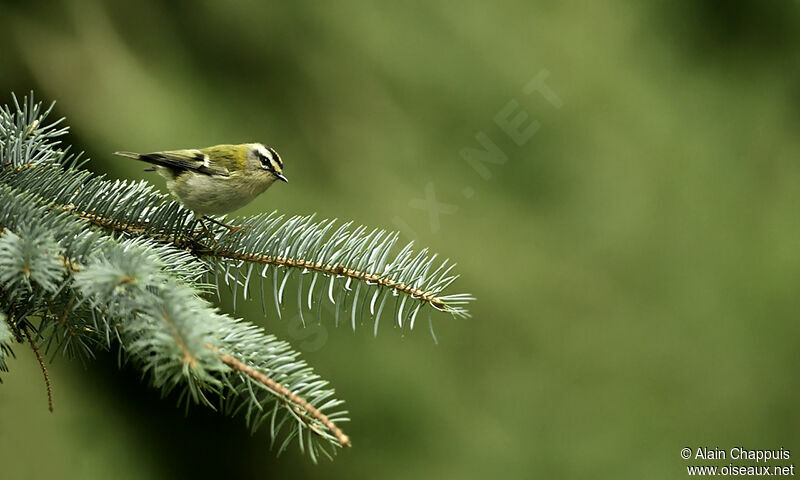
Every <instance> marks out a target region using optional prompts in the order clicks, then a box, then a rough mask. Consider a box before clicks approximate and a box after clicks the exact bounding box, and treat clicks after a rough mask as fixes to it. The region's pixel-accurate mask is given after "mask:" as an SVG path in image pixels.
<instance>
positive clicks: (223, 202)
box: [114, 143, 288, 230]
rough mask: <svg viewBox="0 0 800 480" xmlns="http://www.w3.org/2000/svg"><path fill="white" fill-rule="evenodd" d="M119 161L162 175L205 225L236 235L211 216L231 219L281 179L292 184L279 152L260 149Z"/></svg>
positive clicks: (138, 156)
mask: <svg viewBox="0 0 800 480" xmlns="http://www.w3.org/2000/svg"><path fill="white" fill-rule="evenodd" d="M114 155H120V156H123V157H129V158H133V159H136V160H141V161H143V162H147V163H151V164H153V165H155V167H150V168H148V169H146V170H147V171H157V172H158V173H160V174H161V176H162V177H164V178H165V179H166V180H167V188H169V191H170V192H172V194H173V195H175V196H176V197H177V198H178V200H179V201H180V202H181V203H182V204H183V206H185V207H186V208H188V209H189V210H192V211H193V212H194V214H195V217H196V218H197V219H198V220H200V222H201V224H203V222H202V219H203V218H205V219H207V220H210V221H212V222H214V223H217V224H220V225H223V226H225V227H227V228H228V229H231V230H233V229H234V228H233V227H230V226H229V225H225V224H223V223H221V222H218V221H216V220H214V219H213V218H211V217H208V215H221V214H225V213H230V212H232V211H234V210H236V209H238V208H240V207H243V206H245V205H247V204H248V203H250V202H251V201H252V200H253V199H254V198H256V197H257V196H258V195H259V194H261V193H262V192H263V191H264V190H266V189H267V188H269V186H270V185H272V182H274V181H275V180H276V179H277V180H281V181H283V182H288V180H287V179H286V177H285V176H283V161H282V160H281V157H280V155H278V152H276V151H275V150H274V149H272V148H270V147H267V146H265V145H263V144H261V143H243V144H240V145H215V146H213V147H207V148H200V149H189V150H170V151H165V152H153V153H133V152H114ZM203 227H204V228H205V224H203Z"/></svg>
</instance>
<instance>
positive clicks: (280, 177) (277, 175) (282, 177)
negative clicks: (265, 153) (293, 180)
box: [275, 172, 289, 183]
mask: <svg viewBox="0 0 800 480" xmlns="http://www.w3.org/2000/svg"><path fill="white" fill-rule="evenodd" d="M275 176H276V177H278V180H281V181H283V182H286V183H289V180H287V179H286V177H284V176H283V174H282V173H278V172H275Z"/></svg>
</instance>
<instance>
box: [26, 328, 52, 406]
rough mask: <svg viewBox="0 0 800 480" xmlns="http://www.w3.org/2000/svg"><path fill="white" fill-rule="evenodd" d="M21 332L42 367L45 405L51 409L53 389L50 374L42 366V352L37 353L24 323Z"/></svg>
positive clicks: (37, 348) (36, 348)
mask: <svg viewBox="0 0 800 480" xmlns="http://www.w3.org/2000/svg"><path fill="white" fill-rule="evenodd" d="M21 330H22V333H23V334H25V338H27V339H28V343H30V344H31V348H32V349H33V353H34V354H35V355H36V360H37V361H38V362H39V367H40V368H41V369H42V374H43V375H44V384H45V386H46V387H47V405H48V407H49V408H50V411H51V412H52V411H53V389H52V388H51V386H50V375H48V373H47V368H46V367H45V366H44V360H43V359H42V354H41V353H39V347H37V346H36V342H34V341H33V338H32V337H31V334H30V332H29V331H28V327H27V326H26V325H22V328H21Z"/></svg>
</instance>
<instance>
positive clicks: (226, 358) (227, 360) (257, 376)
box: [207, 345, 352, 447]
mask: <svg viewBox="0 0 800 480" xmlns="http://www.w3.org/2000/svg"><path fill="white" fill-rule="evenodd" d="M207 347H208V348H210V349H212V350H214V351H216V352H218V350H217V349H216V348H215V347H213V346H211V345H207ZM218 355H219V359H220V360H222V363H224V364H225V365H228V366H229V367H231V368H232V369H234V370H236V371H238V372H241V373H243V374H245V375H247V376H248V377H250V378H252V379H253V380H255V381H256V382H258V383H260V384H262V385H264V386H265V387H267V388H269V389H270V390H272V391H273V392H275V393H276V394H278V395H280V396H281V397H283V398H285V399H286V400H288V401H289V402H291V403H292V404H294V405H297V406H298V407H300V408H302V409H303V410H305V411H306V412H308V414H309V415H311V417H312V418H314V419H315V420H318V421H319V422H320V423H321V424H323V425H324V426H325V427H326V428H327V429H328V430H330V431H331V433H333V435H334V436H335V437H336V439H337V440H338V441H339V445H341V446H342V447H349V446H351V445H352V443H351V442H350V437H348V436H347V435H346V434H345V433H344V432H343V431H342V429H340V428H339V427H337V426H336V424H335V423H333V421H332V420H331V419H330V418H328V416H327V415H325V414H324V413H322V412H321V411H319V409H318V408H317V407H315V406H313V405H311V404H310V403H308V401H306V399H304V398H302V397H300V396H298V395H297V394H295V393H294V392H292V391H291V390H289V389H288V388H286V387H284V386H283V385H281V384H280V383H278V382H276V381H275V380H273V379H271V378H269V377H268V376H267V375H265V374H264V373H262V372H259V371H258V370H256V369H255V368H253V367H251V366H249V365H246V364H245V363H243V362H241V361H240V360H238V359H236V358H235V357H233V356H231V355H228V354H225V353H219V352H218Z"/></svg>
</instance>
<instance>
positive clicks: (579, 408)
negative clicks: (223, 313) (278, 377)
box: [0, 0, 800, 479]
mask: <svg viewBox="0 0 800 480" xmlns="http://www.w3.org/2000/svg"><path fill="white" fill-rule="evenodd" d="M798 10H800V7H798V5H797V4H796V3H792V2H746V1H737V2H722V1H711V0H703V1H690V0H685V1H679V2H639V3H637V2H626V1H617V2H603V3H600V2H597V3H589V2H554V1H539V2H528V1H509V2H503V3H502V4H500V5H493V6H490V5H488V4H486V3H485V2H462V3H458V4H456V3H453V2H445V1H437V0H435V1H430V2H424V3H423V2H418V3H413V4H407V3H403V4H391V3H387V2H382V3H368V2H355V1H350V0H346V1H342V2H337V3H336V4H330V5H321V4H319V3H317V2H310V1H298V2H291V3H289V2H285V3H278V2H270V3H267V2H256V1H254V0H251V1H239V2H213V1H210V0H206V1H200V2H190V1H187V0H184V1H176V2H164V3H158V2H155V1H153V0H144V1H141V2H135V3H134V2H111V1H106V2H103V1H100V0H79V1H73V0H64V1H62V2H43V1H40V2H36V1H33V2H4V3H0V28H2V31H3V32H4V41H3V47H2V48H0V93H2V92H10V91H11V90H15V91H17V92H18V93H24V92H26V91H27V90H29V89H35V90H36V92H37V94H38V96H39V97H40V98H52V99H55V100H58V101H59V104H58V110H59V113H61V114H64V115H67V116H68V117H69V121H70V124H71V125H72V127H73V131H72V136H73V138H72V142H73V143H74V144H76V145H82V146H85V148H86V149H87V152H88V154H89V156H90V157H91V158H92V162H91V163H90V167H91V168H93V169H95V170H96V171H101V172H108V173H109V175H111V176H112V177H124V178H148V179H150V180H151V181H153V182H154V183H156V184H157V185H159V186H161V187H163V183H162V181H161V180H160V178H158V177H155V176H146V175H147V174H145V173H143V172H142V171H141V165H138V164H136V163H135V162H126V161H125V160H124V159H118V158H114V157H112V156H110V155H109V152H112V151H115V150H133V151H147V150H157V149H167V148H182V147H194V146H205V145H211V144H214V143H220V142H243V141H250V140H253V141H263V142H266V143H269V144H271V145H272V146H274V147H275V148H276V149H277V150H278V151H279V152H281V155H282V157H283V158H284V160H285V162H286V173H287V176H288V177H289V178H290V180H291V182H292V183H290V184H289V185H286V186H284V185H278V186H276V187H275V188H272V189H270V191H269V192H267V193H266V194H264V195H263V196H262V197H261V198H260V199H259V201H257V202H254V203H253V204H251V205H249V206H248V207H246V208H244V209H243V210H242V212H240V213H242V214H252V213H255V212H258V211H266V210H271V209H278V210H280V211H282V212H287V213H308V212H313V211H316V212H319V213H320V214H321V215H323V216H326V217H333V216H338V217H340V218H346V219H354V220H356V221H357V222H362V223H367V224H369V225H374V226H386V227H392V228H397V227H398V226H400V225H402V228H403V229H404V233H405V234H406V236H407V237H411V238H414V239H415V240H417V241H418V243H419V244H420V245H425V246H430V247H432V248H433V249H434V250H436V251H441V252H445V253H447V254H448V255H449V256H451V257H452V258H454V259H456V260H457V261H458V262H459V263H460V268H461V271H462V272H463V273H464V278H463V279H462V280H460V285H461V287H462V288H463V289H464V290H465V291H470V292H472V293H474V294H475V295H476V296H477V297H478V299H479V301H478V302H477V303H476V304H475V307H474V309H473V314H474V317H473V318H472V319H470V320H468V321H460V320H459V321H448V320H444V321H441V320H440V321H439V322H437V334H438V335H439V345H438V346H437V345H434V344H433V342H431V341H430V339H429V338H428V336H427V335H426V334H424V333H422V332H420V333H416V334H414V335H410V336H409V337H407V338H404V339H401V335H400V334H399V333H398V334H397V335H393V334H392V332H389V333H387V334H382V335H381V336H379V337H378V338H377V339H373V338H371V336H370V335H369V332H367V329H364V330H359V331H357V332H355V333H353V332H351V331H349V329H346V328H341V329H336V328H333V326H332V323H328V324H325V325H323V326H322V327H318V328H312V329H310V330H300V329H298V328H295V327H296V323H293V321H292V320H291V319H284V320H278V319H275V318H271V317H270V318H266V319H260V316H261V313H260V311H259V307H258V306H257V305H248V306H246V307H245V310H244V311H243V312H242V313H243V314H244V315H246V316H247V317H248V318H249V319H251V320H256V321H260V322H262V324H263V325H265V326H266V327H267V328H268V329H269V330H272V331H274V332H275V333H276V334H277V335H278V336H283V337H284V338H286V339H287V340H290V341H292V342H293V344H295V345H296V346H297V347H298V348H301V349H307V350H308V351H307V352H306V356H307V359H308V360H309V361H310V362H312V363H313V364H315V365H317V369H318V371H319V372H320V373H321V374H322V375H323V376H325V377H327V378H330V379H331V380H332V382H333V383H334V385H336V387H337V391H338V392H339V394H340V395H341V396H343V397H344V398H347V399H348V407H349V409H350V411H351V412H352V418H353V419H354V421H353V423H352V425H351V426H349V431H348V433H350V434H351V436H352V437H353V442H354V448H353V449H352V451H348V452H345V454H343V455H340V456H339V458H337V460H336V462H334V463H333V464H330V465H325V464H323V465H320V466H317V467H313V466H311V465H310V464H309V462H307V461H306V460H305V459H303V458H301V457H299V456H296V455H293V454H290V455H286V456H284V457H281V458H279V459H277V460H276V459H275V458H274V455H273V454H272V453H271V452H270V451H269V450H268V448H267V445H266V438H265V436H263V435H256V437H255V438H249V437H247V436H246V435H245V431H244V429H243V428H240V427H239V426H238V425H237V424H235V422H225V421H219V420H217V419H216V418H214V416H213V415H212V414H211V413H209V412H204V411H201V410H199V409H198V410H193V411H191V412H190V413H189V415H188V417H186V418H184V417H183V416H182V414H181V412H180V411H178V410H177V409H173V408H171V407H170V405H169V403H168V402H167V403H162V402H159V401H158V400H157V398H156V397H157V395H156V394H155V393H154V392H153V391H151V390H149V389H147V388H146V387H145V386H144V385H141V384H139V383H138V380H137V378H136V376H135V375H134V374H133V373H132V372H130V371H127V373H124V374H122V375H119V374H116V373H115V371H116V370H115V368H114V365H113V363H114V362H115V361H116V359H115V358H113V357H102V358H100V359H98V360H97V361H95V362H94V363H95V364H98V365H92V368H90V369H82V368H81V367H80V366H78V365H72V364H69V363H68V362H63V361H62V362H58V363H56V364H55V366H54V367H53V372H51V373H52V375H51V376H52V378H53V383H54V387H55V401H56V413H55V414H54V415H50V414H49V413H48V412H47V408H46V399H45V397H44V393H43V390H44V389H43V387H42V386H41V384H40V383H41V379H40V376H39V373H38V371H37V367H36V364H35V361H34V360H33V359H32V357H31V355H29V354H27V353H22V354H21V355H20V356H19V357H20V358H19V359H17V360H12V361H11V364H10V367H11V369H12V372H11V374H9V375H7V376H5V380H6V381H5V383H4V384H3V386H2V388H0V462H2V464H3V468H4V473H6V472H8V474H9V477H8V478H42V477H44V476H45V475H50V476H54V477H58V478H68V477H67V475H73V476H74V478H105V477H108V476H109V475H110V474H111V473H114V474H115V477H116V478H124V477H125V476H129V477H130V478H143V477H147V478H174V477H175V476H178V475H180V476H191V475H192V474H194V475H195V476H204V475H212V474H220V475H222V474H224V475H226V476H229V477H234V478H238V477H245V476H248V478H250V477H253V476H256V475H258V476H261V477H266V476H270V477H276V478H277V477H281V476H284V477H288V478H294V477H303V478H323V477H324V478H374V477H379V478H387V479H391V478H409V477H412V478H487V477H489V476H490V475H491V476H497V475H503V476H506V477H511V478H534V477H553V478H574V477H580V476H583V477H591V478H620V477H626V478H652V479H658V478H675V477H678V476H681V475H685V471H684V470H683V468H684V466H685V464H686V462H684V461H683V460H681V459H680V458H679V455H678V454H679V450H680V448H682V447H684V446H695V447H696V446H700V445H707V446H719V447H721V448H730V447H732V446H736V445H742V446H745V447H746V448H763V449H767V448H779V447H781V446H782V447H785V448H790V449H800V447H798V433H797V428H796V425H797V420H798V417H797V414H796V413H795V410H796V408H795V406H796V404H797V397H798V394H799V393H800V380H798V378H797V377H796V376H794V375H793V374H792V373H791V372H792V371H794V369H793V368H792V367H793V366H794V365H796V362H797V360H798V355H799V352H800V350H798V348H797V346H796V340H794V339H796V338H797V337H798V334H800V325H799V324H798V322H797V319H796V316H797V301H796V296H797V292H796V290H797V285H798V281H800V249H798V248H797V244H798V243H797V239H798V238H799V237H800V222H798V221H797V214H796V205H797V204H798V202H799V201H800V198H798V197H800V189H798V188H797V185H798V182H800V164H799V163H798V161H797V160H798V154H799V153H800V138H799V137H798V136H797V133H796V132H797V131H798V128H799V127H800V94H798V92H800V89H799V87H800V62H798V56H799V55H800V48H798V42H799V41H800V37H798V36H797V34H796V32H797V31H798V28H800V16H799V15H798V13H800V12H798ZM545 69H546V70H548V71H549V72H550V78H549V79H548V84H549V85H550V86H551V87H552V88H553V89H554V91H555V92H556V93H557V94H558V95H559V97H560V98H561V99H562V100H563V108H561V109H556V108H553V107H552V106H551V105H550V104H549V103H548V102H547V101H545V100H544V99H543V98H542V97H541V96H539V95H538V94H532V95H524V94H523V93H522V87H523V86H524V85H525V84H526V83H527V82H528V81H529V80H530V79H531V78H532V77H533V76H534V75H536V74H537V73H538V72H540V71H542V70H545ZM512 99H516V100H517V101H518V102H519V103H520V108H522V109H523V110H525V111H527V112H528V113H529V115H530V117H529V119H536V120H537V121H538V122H540V124H541V128H540V130H539V131H538V132H537V133H536V135H535V136H534V137H533V139H532V140H531V141H530V142H527V143H525V144H524V145H522V146H517V145H516V144H515V143H514V142H513V141H511V140H510V139H509V138H508V137H507V136H505V134H504V133H503V131H502V130H501V129H500V128H498V126H497V125H495V124H494V117H495V115H496V114H497V112H498V111H500V110H501V109H502V108H503V107H504V106H505V105H506V104H507V103H508V102H509V101H511V100H512ZM477 131H484V132H486V134H487V135H488V136H489V137H490V138H492V139H493V141H495V142H496V143H497V145H498V147H499V148H501V149H502V150H503V151H504V152H505V153H506V154H507V155H508V158H509V160H508V162H507V163H506V164H504V165H493V166H491V173H492V175H491V178H490V179H489V180H488V181H485V180H483V179H482V178H481V177H480V176H479V175H478V174H477V173H476V172H475V171H474V170H473V169H472V168H470V167H469V166H468V165H467V164H466V163H465V162H464V161H463V159H462V158H460V156H459V151H460V150H461V149H462V148H464V147H476V146H477V145H478V144H477V141H476V140H475V138H474V137H475V134H476V132H477ZM428 184H431V185H432V187H433V190H434V191H435V194H436V196H437V198H438V199H439V201H441V202H444V203H447V204H450V205H454V206H455V208H456V209H457V211H455V212H454V213H452V214H442V215H441V217H440V221H441V228H439V229H435V228H431V222H430V218H429V216H428V213H427V212H426V211H425V210H421V209H418V208H415V207H414V206H412V205H416V203H415V202H414V200H415V199H423V198H425V188H426V186H427V185H428ZM467 188H468V189H471V192H472V195H471V196H469V195H465V192H466V191H467V190H465V189H467ZM410 204H411V205H410ZM304 345H305V346H304ZM105 364H110V365H107V366H103V365H105ZM98 371H99V373H98ZM107 385H111V388H107ZM42 456H45V457H46V458H47V459H48V460H47V462H43V461H41V458H42Z"/></svg>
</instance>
